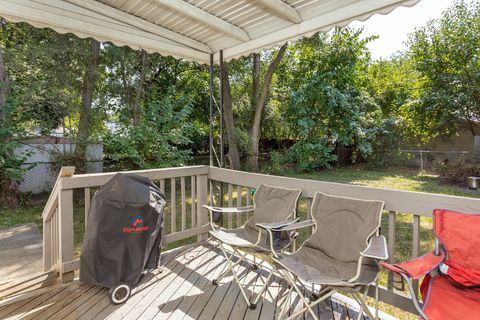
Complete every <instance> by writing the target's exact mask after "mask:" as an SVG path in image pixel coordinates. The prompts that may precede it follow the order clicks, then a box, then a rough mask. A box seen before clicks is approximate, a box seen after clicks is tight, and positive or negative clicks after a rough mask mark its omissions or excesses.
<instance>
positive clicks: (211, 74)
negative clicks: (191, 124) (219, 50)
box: [208, 53, 214, 166]
mask: <svg viewBox="0 0 480 320" xmlns="http://www.w3.org/2000/svg"><path fill="white" fill-rule="evenodd" d="M209 70H210V79H209V81H208V87H209V91H210V125H209V138H210V140H209V147H210V149H209V158H210V162H209V163H210V166H213V148H214V146H213V104H214V101H213V91H214V88H213V53H212V54H210V69H209Z"/></svg>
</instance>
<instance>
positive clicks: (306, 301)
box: [281, 270, 328, 320]
mask: <svg viewBox="0 0 480 320" xmlns="http://www.w3.org/2000/svg"><path fill="white" fill-rule="evenodd" d="M282 271H283V270H282ZM281 274H282V275H283V276H284V278H285V279H286V280H287V281H288V282H289V283H290V285H291V286H292V287H293V288H294V289H295V291H296V292H297V294H298V296H299V297H300V299H301V300H302V302H303V304H304V306H305V307H304V308H302V309H300V310H299V311H297V312H295V313H294V314H292V315H291V316H290V317H288V318H287V320H291V319H295V318H296V317H298V316H299V315H301V314H303V313H304V312H305V311H307V310H308V312H309V313H310V314H311V315H312V317H313V319H315V320H318V317H317V315H316V314H315V312H314V311H313V309H312V306H313V305H315V304H317V303H318V302H321V301H323V300H324V299H326V298H328V296H327V297H326V298H323V297H322V298H321V299H319V300H317V301H318V302H317V301H315V302H314V303H312V304H310V303H309V301H308V300H307V299H306V298H305V296H304V295H303V293H302V291H301V290H300V289H299V288H298V286H297V284H296V281H295V280H294V279H292V277H291V276H290V274H289V272H288V271H285V272H281Z"/></svg>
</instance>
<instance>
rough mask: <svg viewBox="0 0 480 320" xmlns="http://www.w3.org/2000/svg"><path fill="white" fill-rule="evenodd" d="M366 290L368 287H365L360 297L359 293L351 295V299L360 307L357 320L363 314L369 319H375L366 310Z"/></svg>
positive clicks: (368, 310)
mask: <svg viewBox="0 0 480 320" xmlns="http://www.w3.org/2000/svg"><path fill="white" fill-rule="evenodd" d="M368 288H369V286H365V290H364V291H363V293H362V295H360V294H359V293H353V294H352V296H353V298H354V299H355V300H356V301H357V303H358V304H359V305H360V311H359V313H358V318H357V319H361V318H362V316H363V314H364V313H365V314H366V315H367V316H368V317H369V318H370V319H376V318H375V317H374V316H373V315H372V313H371V312H370V309H368V305H367V302H366V301H367V294H368Z"/></svg>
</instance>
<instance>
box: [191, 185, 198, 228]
mask: <svg viewBox="0 0 480 320" xmlns="http://www.w3.org/2000/svg"><path fill="white" fill-rule="evenodd" d="M195 194H196V191H195V176H192V177H191V187H190V196H191V203H192V219H191V220H192V221H191V223H192V224H191V228H195V226H196V225H197V222H196V219H195V218H196V216H195V215H196V213H195V206H196V203H195V198H196V197H195Z"/></svg>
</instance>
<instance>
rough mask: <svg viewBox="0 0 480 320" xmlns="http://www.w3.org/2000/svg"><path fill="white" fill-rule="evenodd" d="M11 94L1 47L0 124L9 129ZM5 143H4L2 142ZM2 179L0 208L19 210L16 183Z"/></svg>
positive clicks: (4, 155) (6, 137)
mask: <svg viewBox="0 0 480 320" xmlns="http://www.w3.org/2000/svg"><path fill="white" fill-rule="evenodd" d="M9 92H10V81H9V79H8V75H7V70H6V68H5V63H4V60H3V51H2V47H1V46H0V124H1V125H2V126H6V127H8V126H9V125H8V123H7V122H8V121H9V120H8V115H7V112H6V110H5V104H6V100H7V96H8V94H9ZM4 139H5V142H8V141H9V140H10V139H11V137H10V136H9V135H7V136H5V137H4ZM0 143H3V141H0ZM12 156H13V153H12V151H11V150H7V151H6V154H3V155H0V157H5V158H7V159H8V158H10V157H12ZM0 178H2V180H1V183H0V206H3V207H6V208H11V209H16V208H18V205H19V203H18V189H17V185H16V183H15V181H13V180H11V179H9V178H8V177H6V176H5V177H0Z"/></svg>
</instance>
